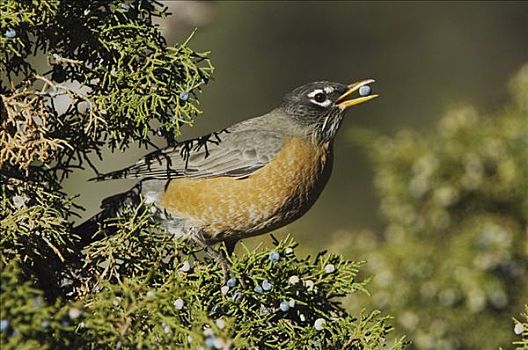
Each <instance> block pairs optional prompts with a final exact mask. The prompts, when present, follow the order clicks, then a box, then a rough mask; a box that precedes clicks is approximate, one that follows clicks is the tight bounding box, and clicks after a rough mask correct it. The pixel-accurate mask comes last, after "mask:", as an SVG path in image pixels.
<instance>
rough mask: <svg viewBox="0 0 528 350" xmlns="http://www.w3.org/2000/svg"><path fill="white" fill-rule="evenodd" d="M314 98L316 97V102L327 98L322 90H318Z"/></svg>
mask: <svg viewBox="0 0 528 350" xmlns="http://www.w3.org/2000/svg"><path fill="white" fill-rule="evenodd" d="M314 99H315V102H319V103H321V102H324V101H325V100H326V95H325V94H323V93H322V92H318V93H317V94H315V96H314Z"/></svg>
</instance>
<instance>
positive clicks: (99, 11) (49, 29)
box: [0, 0, 213, 172]
mask: <svg viewBox="0 0 528 350" xmlns="http://www.w3.org/2000/svg"><path fill="white" fill-rule="evenodd" d="M0 12H1V13H2V20H1V22H0V24H1V27H0V33H1V36H0V52H2V60H1V67H2V70H1V73H2V76H3V77H2V84H1V85H0V90H1V93H2V103H3V106H4V108H2V124H3V125H2V131H1V132H2V134H1V135H0V142H1V145H2V147H1V148H2V152H0V164H1V165H2V167H3V168H4V167H11V166H12V165H13V166H14V167H15V169H10V171H16V170H18V169H24V170H27V169H28V167H29V165H30V164H31V162H32V161H34V160H39V161H42V162H46V163H49V164H50V165H54V168H55V170H56V171H60V172H68V171H69V170H70V167H73V166H74V165H73V164H72V161H73V160H74V159H77V161H78V162H79V163H80V164H79V165H82V162H83V161H84V160H86V161H89V159H88V158H87V156H88V154H89V153H91V152H96V153H97V154H99V151H100V147H101V146H102V145H103V141H106V142H107V144H108V145H109V146H110V147H112V148H116V147H118V148H121V149H124V148H126V147H127V146H128V145H129V144H130V142H133V141H138V142H139V143H140V144H141V143H143V144H146V143H148V142H149V139H150V137H151V135H152V134H154V133H161V134H163V135H164V136H165V137H166V138H167V140H168V141H170V142H172V140H174V137H175V136H176V135H177V134H178V133H179V130H180V126H181V125H182V123H191V122H192V119H193V117H195V116H196V115H197V114H198V113H200V110H199V109H198V107H197V102H198V101H197V93H198V92H200V91H201V87H202V86H203V85H204V84H206V83H207V82H208V80H209V79H210V75H211V74H212V71H213V67H212V65H211V62H210V61H209V59H208V57H207V53H197V52H194V51H193V50H191V49H190V48H189V47H188V46H187V44H188V41H186V42H184V43H182V44H180V45H177V46H174V47H171V46H168V45H167V44H166V42H165V40H164V38H163V37H162V35H161V33H160V31H159V28H158V25H155V24H153V22H152V18H153V17H163V16H166V9H165V8H163V7H160V6H159V5H158V4H157V2H155V1H133V2H130V3H125V2H122V1H117V0H116V1H89V2H75V1H73V2H72V1H36V0H35V1H16V0H9V1H3V2H2V3H1V4H0ZM32 55H45V56H46V58H47V60H48V64H49V65H50V66H51V70H49V71H48V72H47V73H45V74H37V71H36V69H35V68H34V67H33V65H32V64H31V60H30V59H29V56H32ZM4 76H5V77H6V78H7V79H4ZM63 82H69V83H74V86H78V87H79V88H78V89H72V88H70V87H68V86H65V85H62V83H63ZM70 86H71V84H70ZM59 99H60V100H61V102H60V103H61V104H65V106H64V105H61V106H60V108H59V107H58V106H56V105H55V104H56V103H58V102H57V101H58V100H59ZM50 100H51V101H52V102H51V103H49V101H50ZM28 136H31V137H28ZM6 163H7V164H6ZM34 170H35V171H37V170H38V169H34Z"/></svg>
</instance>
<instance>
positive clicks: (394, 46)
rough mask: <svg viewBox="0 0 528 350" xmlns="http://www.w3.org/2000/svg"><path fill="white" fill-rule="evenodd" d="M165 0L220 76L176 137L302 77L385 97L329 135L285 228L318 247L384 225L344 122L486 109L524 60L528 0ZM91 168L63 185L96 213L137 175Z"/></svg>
mask: <svg viewBox="0 0 528 350" xmlns="http://www.w3.org/2000/svg"><path fill="white" fill-rule="evenodd" d="M165 4H166V5H168V6H169V8H170V11H171V12H172V13H173V16H172V17H169V18H168V19H167V20H166V21H165V22H163V26H164V28H165V35H166V37H167V39H168V41H169V42H170V43H173V42H181V41H182V40H184V39H185V38H186V37H187V36H188V35H189V33H190V32H191V31H192V30H193V28H195V27H197V32H196V34H195V36H194V38H193V40H192V42H191V46H192V47H194V48H195V49H197V50H204V51H208V50H211V51H212V59H213V63H214V65H215V67H216V73H215V76H216V79H215V80H214V81H212V82H211V83H210V84H209V86H208V87H207V89H206V90H205V91H204V93H203V95H202V96H200V101H201V105H202V108H203V110H204V111H205V113H204V114H203V116H201V117H200V118H198V120H197V121H196V123H195V126H194V127H192V128H185V129H184V131H183V134H182V137H181V139H185V138H190V137H194V136H199V135H201V134H203V133H206V132H210V131H213V130H216V129H219V128H223V127H226V126H229V125H231V124H233V123H235V122H238V121H240V120H243V119H247V118H249V117H253V116H257V115H261V114H263V113H265V112H267V111H269V110H270V109H272V108H273V107H275V106H276V105H277V104H278V103H279V102H280V101H281V98H282V96H283V95H284V93H286V92H288V91H289V90H291V89H293V88H295V87H297V86H299V85H301V84H304V83H306V82H310V81H314V80H334V81H340V82H345V83H346V82H352V81H355V80H359V79H365V78H374V79H376V80H377V83H376V84H375V90H376V91H377V92H378V93H379V94H380V95H381V98H378V99H377V100H376V101H374V102H372V103H369V104H366V105H362V106H358V107H357V108H355V109H353V110H351V111H349V112H348V115H347V118H346V121H345V123H344V126H343V130H341V132H340V135H338V138H337V141H336V147H335V149H336V155H335V166H334V173H333V175H332V178H331V180H330V182H329V184H328V186H327V188H326V190H325V191H324V192H323V194H322V196H321V198H320V199H319V201H318V202H317V203H316V204H315V206H314V207H313V208H312V210H311V211H310V212H309V213H308V214H307V215H305V216H304V217H303V218H302V219H301V220H298V221H297V222H295V223H293V224H291V225H290V226H288V227H287V228H285V229H282V230H281V232H289V233H291V234H293V236H294V237H295V238H296V239H297V240H299V241H301V242H302V243H305V244H304V246H305V248H306V247H307V246H309V248H308V250H309V251H315V250H317V249H319V248H325V242H326V238H327V237H328V236H327V234H328V233H330V232H335V231H337V230H347V231H350V230H356V229H365V228H367V229H372V230H373V231H375V232H380V231H381V229H382V227H383V222H382V221H381V219H380V217H379V214H378V208H379V203H378V200H377V198H376V195H375V191H374V189H373V186H372V175H373V173H372V166H371V165H369V163H368V162H367V160H366V156H365V154H364V152H362V151H361V150H360V148H359V147H358V146H356V145H354V144H353V143H352V142H350V139H349V138H347V135H346V134H347V129H350V128H351V127H354V126H357V127H364V128H372V129H375V130H378V131H382V132H393V131H395V130H398V129H401V128H403V127H412V128H416V129H421V130H428V129H430V128H431V127H432V126H433V125H434V124H435V123H436V121H437V120H438V119H439V118H440V117H441V116H442V114H443V113H444V112H445V111H447V110H448V109H450V108H452V107H453V106H457V105H461V104H471V105H475V106H478V108H480V109H484V110H493V109H494V108H495V107H496V106H500V104H501V103H502V102H504V101H505V100H506V99H507V86H506V85H507V81H508V80H509V79H510V78H511V76H512V75H513V74H514V73H515V72H516V71H517V70H518V69H519V68H520V66H521V65H522V63H524V62H526V61H528V44H527V41H526V40H527V39H526V33H528V4H527V3H525V2H506V1H501V2H456V3H455V2H447V3H441V2H424V3H418V2H401V3H400V2H392V1H390V2H378V1H376V2H343V1H336V2H332V1H314V2H298V1H292V2H284V1H280V2H273V1H267V2H263V1H262V2H261V1H255V2H214V3H203V2H172V1H170V2H166V3H165ZM160 145H162V143H160ZM145 153H146V151H145V150H144V149H138V150H137V151H136V152H134V151H131V150H129V151H127V152H126V153H124V154H121V153H115V154H106V155H105V160H104V161H97V162H96V164H97V166H98V167H99V168H100V169H101V170H102V171H110V170H115V169H117V168H120V167H122V166H126V165H128V164H130V163H132V162H135V161H136V160H137V159H138V158H139V157H140V156H141V155H143V154H145ZM91 176H93V172H92V171H91V170H87V171H85V172H82V173H79V174H75V176H73V177H71V178H70V179H69V180H68V181H67V183H66V188H67V190H68V191H70V192H71V193H79V194H81V196H80V197H79V200H78V202H79V203H80V204H81V205H83V206H84V207H85V208H86V209H87V211H86V212H84V213H83V217H88V216H90V215H92V214H94V213H95V212H96V211H97V208H98V205H99V202H100V200H101V199H102V198H104V197H105V196H106V195H109V194H111V193H115V192H116V191H120V190H125V189H127V188H129V187H130V185H131V184H132V183H133V181H132V182H130V181H111V182H106V183H87V182H86V179H87V178H89V177H91ZM260 239H261V238H258V239H257V240H260ZM264 240H265V241H267V242H269V239H268V238H267V237H264Z"/></svg>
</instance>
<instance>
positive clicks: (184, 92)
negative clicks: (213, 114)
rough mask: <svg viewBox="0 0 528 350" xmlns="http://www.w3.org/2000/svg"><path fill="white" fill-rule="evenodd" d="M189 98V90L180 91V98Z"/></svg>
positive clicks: (185, 99)
mask: <svg viewBox="0 0 528 350" xmlns="http://www.w3.org/2000/svg"><path fill="white" fill-rule="evenodd" d="M188 99H189V93H188V92H187V91H182V92H181V93H180V100H182V101H187V100H188Z"/></svg>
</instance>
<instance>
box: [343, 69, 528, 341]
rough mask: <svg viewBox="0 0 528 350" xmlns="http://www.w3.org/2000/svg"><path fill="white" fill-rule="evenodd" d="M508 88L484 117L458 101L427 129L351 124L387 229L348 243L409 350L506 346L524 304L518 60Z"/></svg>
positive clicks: (525, 167) (525, 221)
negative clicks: (388, 131)
mask: <svg viewBox="0 0 528 350" xmlns="http://www.w3.org/2000/svg"><path fill="white" fill-rule="evenodd" d="M512 87H513V91H514V100H513V102H512V103H510V104H509V105H508V106H506V107H505V108H504V109H502V110H501V111H500V112H499V113H497V115H496V116H494V117H493V118H490V117H488V118H484V117H481V116H479V113H478V112H477V111H476V110H475V109H473V108H470V107H464V108H459V109H455V110H454V111H452V112H450V113H448V115H447V116H446V117H444V118H443V119H442V120H441V121H440V124H439V126H438V128H437V130H436V132H435V133H434V134H432V135H428V136H424V135H422V134H420V133H417V132H411V131H403V132H399V133H398V134H397V135H396V136H395V137H385V136H378V135H373V134H372V133H370V132H363V131H356V134H355V137H356V138H359V139H361V140H363V143H365V144H367V145H368V150H369V152H370V156H371V158H372V160H373V162H374V164H375V169H376V178H375V184H376V186H377V189H378V191H379V193H380V196H381V212H382V214H383V215H384V217H385V218H386V219H387V222H388V225H387V229H386V231H385V233H384V235H383V238H382V239H379V240H378V239H376V238H375V237H373V236H372V235H371V236H364V235H360V236H356V238H355V239H353V240H352V242H351V244H350V247H349V248H350V250H351V251H352V252H353V253H354V254H355V255H356V256H358V254H359V256H365V257H367V259H368V261H369V264H367V268H368V269H369V271H370V273H373V274H375V276H374V278H373V285H374V288H373V290H374V291H375V292H374V293H373V297H372V299H371V301H372V302H373V305H374V306H375V307H380V308H382V309H383V310H387V311H388V312H390V313H392V314H394V315H397V321H398V323H399V324H400V326H401V327H403V329H404V330H405V332H408V333H410V334H411V336H410V337H411V338H412V339H413V344H414V346H415V347H416V348H417V349H438V348H446V349H454V348H464V349H483V348H486V349H493V348H495V349H496V348H497V347H498V346H499V345H503V346H504V345H507V344H508V343H510V342H511V340H512V338H511V337H512V333H511V331H509V329H508V327H507V326H506V325H507V320H509V319H510V317H511V315H513V314H515V313H516V312H517V310H519V309H520V308H521V307H522V305H523V304H524V303H526V301H527V300H528V284H527V282H528V240H527V238H528V105H527V103H526V101H528V94H527V91H528V66H527V67H525V68H523V70H522V71H521V72H520V74H519V75H518V76H517V77H516V79H514V81H513V83H512ZM476 320H478V321H476Z"/></svg>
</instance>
